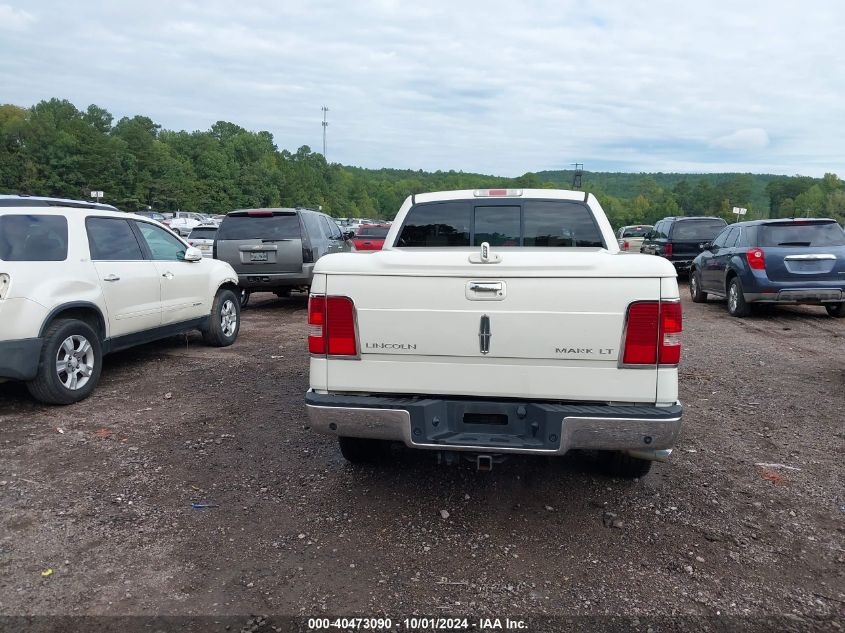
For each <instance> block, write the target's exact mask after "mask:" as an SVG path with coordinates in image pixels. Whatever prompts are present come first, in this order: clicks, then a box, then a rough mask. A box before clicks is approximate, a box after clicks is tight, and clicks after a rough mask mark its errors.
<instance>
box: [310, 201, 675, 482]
mask: <svg viewBox="0 0 845 633" xmlns="http://www.w3.org/2000/svg"><path fill="white" fill-rule="evenodd" d="M308 323H309V336H308V347H309V352H310V354H311V367H310V370H311V375H310V386H311V388H310V389H309V391H308V393H307V394H306V405H307V409H308V414H309V418H310V420H311V426H312V428H313V429H314V430H316V431H322V432H326V433H331V434H334V435H336V436H338V440H339V443H340V448H341V451H342V453H343V455H344V457H346V458H347V459H348V460H350V461H353V462H357V461H368V460H372V459H373V458H375V457H377V456H379V455H380V454H381V453H382V452H383V451H384V450H385V447H386V446H388V445H389V443H390V442H401V443H404V444H405V445H406V446H408V447H410V448H416V449H425V450H431V451H438V452H439V455H440V456H441V457H444V458H445V459H446V461H452V460H454V459H455V458H456V456H458V455H460V454H463V455H464V456H469V457H471V458H472V459H473V460H474V461H476V463H477V464H478V467H479V468H480V469H485V470H486V469H489V468H491V467H492V464H493V462H494V460H496V459H498V457H499V456H502V455H506V454H509V453H525V454H536V455H562V454H564V453H566V452H567V451H569V450H573V449H590V450H599V451H603V452H604V454H605V455H606V456H607V457H608V462H609V464H610V465H611V466H612V470H613V471H614V472H615V473H616V474H618V475H620V476H629V477H638V476H641V475H644V474H645V473H646V472H648V470H649V468H650V466H651V463H652V461H664V460H666V459H667V458H668V456H669V455H670V454H671V452H672V446H673V445H674V443H675V441H676V439H677V437H678V433H679V431H680V426H681V410H682V409H681V404H680V403H679V402H678V362H679V360H680V349H681V346H680V333H681V304H680V300H679V295H678V285H677V281H676V274H675V269H674V268H673V267H672V265H671V264H670V263H669V262H667V261H666V260H665V259H663V258H660V257H652V256H648V255H639V254H633V255H632V254H622V253H620V251H619V246H618V244H617V242H616V237H615V235H614V233H613V229H612V228H611V226H610V224H609V222H608V220H607V218H606V216H605V214H604V211H603V210H602V208H601V205H600V204H599V202H598V201H597V200H596V198H595V197H594V196H592V195H590V194H585V193H584V192H580V191H561V190H549V189H537V190H532V189H526V190H520V189H484V190H476V191H448V192H440V193H427V194H418V195H416V196H411V197H409V198H408V199H407V200H406V201H405V203H404V204H403V205H402V208H401V209H400V210H399V213H398V215H397V216H396V221H395V222H394V223H393V226H392V227H391V229H390V232H389V233H388V235H387V238H386V240H385V245H384V249H383V250H382V251H380V252H376V253H373V254H363V253H346V254H335V255H329V256H326V257H323V258H321V259H320V260H319V261H318V262H317V264H316V266H315V268H314V279H313V282H312V285H311V297H310V301H309V306H308Z"/></svg>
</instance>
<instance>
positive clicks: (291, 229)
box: [217, 212, 302, 240]
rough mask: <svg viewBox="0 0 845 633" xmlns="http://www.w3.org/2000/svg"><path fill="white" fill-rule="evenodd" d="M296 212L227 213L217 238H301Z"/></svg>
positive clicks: (218, 230)
mask: <svg viewBox="0 0 845 633" xmlns="http://www.w3.org/2000/svg"><path fill="white" fill-rule="evenodd" d="M300 232H301V231H300V228H299V218H297V217H296V213H293V212H290V213H271V212H267V213H263V214H252V215H246V214H244V215H227V216H226V217H225V218H223V222H221V223H220V227H219V228H218V229H217V239H218V240H262V239H264V240H298V239H301V237H302V236H301V235H300Z"/></svg>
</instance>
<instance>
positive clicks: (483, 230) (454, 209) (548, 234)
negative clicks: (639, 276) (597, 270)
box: [396, 199, 605, 248]
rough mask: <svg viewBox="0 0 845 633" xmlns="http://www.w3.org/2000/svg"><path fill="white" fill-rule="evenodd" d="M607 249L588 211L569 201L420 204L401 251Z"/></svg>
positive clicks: (400, 244)
mask: <svg viewBox="0 0 845 633" xmlns="http://www.w3.org/2000/svg"><path fill="white" fill-rule="evenodd" d="M482 242H489V243H490V245H491V246H531V247H598V248H602V247H604V246H605V244H604V241H603V240H602V235H601V231H599V228H598V225H597V224H596V221H595V218H594V217H593V213H592V211H590V209H589V207H587V206H586V205H584V204H581V203H578V202H572V201H568V200H526V201H519V200H513V199H511V200H508V201H507V202H506V203H503V204H499V205H493V204H489V203H486V204H479V203H473V202H470V201H466V200H460V201H454V202H436V203H425V204H418V205H415V206H414V207H412V208H411V209H410V211H408V215H407V216H406V218H405V223H404V224H403V226H402V231H401V232H400V234H399V238H398V239H397V241H396V246H398V247H414V248H419V247H447V246H473V245H475V246H477V245H480V244H481V243H482Z"/></svg>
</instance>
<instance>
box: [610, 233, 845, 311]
mask: <svg viewBox="0 0 845 633" xmlns="http://www.w3.org/2000/svg"><path fill="white" fill-rule="evenodd" d="M639 234H642V235H641V236H640V235H639ZM639 237H641V239H642V243H641V245H640V248H639V252H641V253H645V254H650V255H658V256H661V257H663V258H665V259H667V260H669V261H670V262H671V263H672V265H673V266H674V267H675V269H676V270H677V271H678V273H679V274H687V275H688V276H689V289H690V295H691V296H692V300H693V301H695V302H697V303H702V302H704V301H706V300H707V297H708V296H711V295H712V296H713V297H717V298H720V299H725V300H726V303H727V307H728V312H729V313H730V314H731V315H733V316H736V317H744V316H747V315H749V314H750V313H751V312H752V311H753V310H758V311H759V310H762V309H765V308H766V307H772V306H775V305H787V304H792V305H798V304H804V305H819V306H824V308H825V310H826V311H827V313H828V314H829V315H830V316H833V317H842V316H845V231H843V229H842V227H841V226H840V225H839V224H838V223H837V222H836V221H835V220H831V219H806V218H804V219H772V220H753V221H747V222H737V223H735V224H730V225H729V224H728V223H727V222H725V220H723V219H722V218H715V217H667V218H664V219H662V220H660V221H659V222H657V224H655V225H654V226H653V227H650V228H649V227H647V226H645V225H642V226H636V227H633V226H624V227H622V228H620V229H619V231H618V232H617V239H618V242H619V247H620V249H622V250H627V251H631V250H634V249H635V244H636V242H635V240H636V239H637V238H639Z"/></svg>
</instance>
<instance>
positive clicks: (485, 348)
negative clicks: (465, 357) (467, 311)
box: [478, 314, 493, 354]
mask: <svg viewBox="0 0 845 633" xmlns="http://www.w3.org/2000/svg"><path fill="white" fill-rule="evenodd" d="M491 336H493V334H492V333H491V332H490V317H489V316H487V315H486V314H485V315H483V316H482V317H481V325H480V326H479V329H478V347H479V348H480V350H481V353H482V354H488V353H490V337H491Z"/></svg>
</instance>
